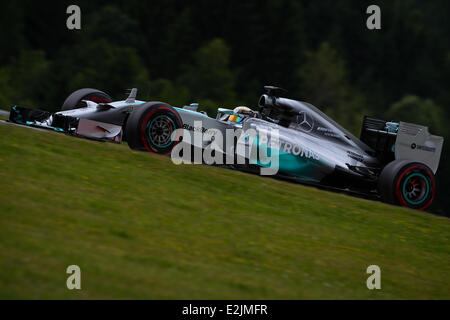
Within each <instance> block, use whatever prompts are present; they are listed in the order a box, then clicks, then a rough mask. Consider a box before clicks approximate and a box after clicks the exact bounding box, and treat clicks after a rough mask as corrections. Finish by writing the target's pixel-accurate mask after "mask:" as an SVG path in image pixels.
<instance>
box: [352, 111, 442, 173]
mask: <svg viewBox="0 0 450 320" xmlns="http://www.w3.org/2000/svg"><path fill="white" fill-rule="evenodd" d="M361 141H363V142H364V143H366V144H367V145H368V146H369V147H371V148H373V150H374V151H375V153H376V156H377V157H378V159H379V160H380V161H381V162H382V163H384V164H387V163H388V162H390V161H392V160H394V159H407V160H413V161H418V162H422V163H424V164H426V165H427V166H429V167H430V169H431V170H433V172H434V173H436V171H437V169H438V166H439V161H440V157H441V151H442V146H443V144H444V138H443V137H440V136H434V135H432V134H430V133H429V132H428V127H426V126H421V125H417V124H412V123H407V122H402V121H400V122H387V121H385V120H381V119H377V118H372V117H367V116H366V117H364V121H363V126H362V130H361Z"/></svg>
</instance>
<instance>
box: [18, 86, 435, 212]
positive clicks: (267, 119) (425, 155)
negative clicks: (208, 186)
mask: <svg viewBox="0 0 450 320" xmlns="http://www.w3.org/2000/svg"><path fill="white" fill-rule="evenodd" d="M264 88H265V91H266V92H265V93H264V94H263V95H262V96H261V97H260V99H259V103H258V108H259V110H258V111H253V110H251V109H250V108H248V107H237V108H235V109H233V110H232V109H223V108H219V109H218V113H217V117H216V118H211V117H209V116H207V114H206V113H204V112H199V111H197V108H198V104H191V105H188V106H185V107H183V108H177V107H172V106H170V105H169V104H167V103H164V102H144V101H139V100H136V94H137V89H132V90H131V93H130V95H129V96H128V98H127V99H126V100H123V101H116V102H112V99H111V97H110V96H109V95H107V94H106V93H104V92H102V91H99V90H96V89H80V90H77V91H75V92H74V93H72V94H71V95H70V96H69V97H68V98H67V99H66V101H65V102H64V104H63V106H62V111H60V112H56V113H49V112H46V111H40V110H33V109H27V108H22V107H18V106H14V107H12V108H11V112H10V121H12V122H15V123H19V124H24V125H30V126H36V127H41V128H47V129H52V130H55V131H61V132H65V133H68V134H72V135H76V136H81V137H86V138H89V139H96V140H101V141H112V142H121V141H127V143H128V145H129V146H130V147H131V148H132V149H137V150H146V151H150V152H155V153H159V154H165V155H169V154H171V152H172V151H173V149H174V147H175V146H176V145H177V144H178V143H179V142H180V141H181V140H183V143H190V144H191V145H192V146H193V147H194V148H197V149H203V150H205V149H206V148H208V145H211V144H212V142H213V141H214V137H217V136H219V134H218V133H219V132H220V133H221V136H222V137H225V136H227V134H226V131H227V130H231V131H233V132H238V131H239V130H240V131H239V132H242V135H244V134H245V132H248V131H249V129H254V130H255V132H257V133H258V134H259V133H260V132H268V131H270V132H272V131H276V132H277V133H278V143H277V144H272V145H266V148H267V149H268V150H269V153H271V152H274V153H276V154H277V155H278V168H277V175H278V176H281V177H289V178H294V179H295V180H298V181H300V182H303V183H309V184H315V185H319V186H324V187H328V188H336V189H340V190H345V191H348V192H354V193H359V194H364V195H367V196H371V197H375V198H381V199H382V200H383V201H385V202H388V203H392V204H398V205H402V206H407V207H411V208H415V209H419V210H423V209H426V208H427V207H429V206H430V205H431V203H432V202H433V199H434V197H435V193H436V182H435V177H434V175H435V173H436V171H437V168H438V165H439V160H440V154H441V150H442V145H443V138H442V137H438V136H433V135H431V134H430V133H429V132H428V128H427V127H424V126H420V125H416V124H410V123H406V122H388V121H384V120H380V119H376V118H371V117H365V118H364V120H363V126H362V131H361V137H360V139H358V138H356V137H355V136H353V135H352V134H351V133H350V132H348V131H347V130H345V129H344V128H343V127H341V126H340V125H339V124H337V123H336V122H335V121H333V120H332V119H331V118H329V117H328V116H326V115H325V114H324V113H323V112H321V111H320V110H319V109H317V108H316V107H314V106H312V105H311V104H309V103H306V102H300V101H296V100H291V99H287V98H282V97H280V94H282V93H283V92H284V90H283V89H281V88H277V87H271V86H266V87H264ZM176 129H183V130H184V131H190V132H197V133H202V134H205V133H207V132H210V133H211V132H212V133H211V134H210V136H209V138H207V139H200V140H196V139H193V140H192V141H189V142H187V141H184V138H185V137H184V136H183V137H176V138H174V134H173V133H174V132H175V131H176ZM241 137H242V136H241ZM241 137H238V139H235V137H233V139H234V141H233V148H231V149H228V148H227V149H225V148H222V149H220V148H218V149H216V151H219V152H221V153H222V154H223V155H224V156H228V157H229V156H230V153H233V154H232V155H231V156H233V159H234V157H235V156H236V154H237V150H239V148H238V144H239V143H241V144H249V142H248V141H245V139H240V138H241ZM236 140H237V141H236ZM256 141H259V139H256ZM252 143H254V142H252ZM222 145H225V144H222ZM259 147H260V144H258V146H257V148H259ZM240 156H243V157H244V158H246V159H247V160H248V161H246V162H245V163H244V164H242V165H239V166H234V165H231V167H233V168H239V169H243V170H246V171H253V170H254V168H255V167H260V168H261V167H265V166H268V164H266V163H263V162H262V161H260V160H258V159H256V160H255V159H254V158H251V157H250V156H249V155H248V153H245V154H240Z"/></svg>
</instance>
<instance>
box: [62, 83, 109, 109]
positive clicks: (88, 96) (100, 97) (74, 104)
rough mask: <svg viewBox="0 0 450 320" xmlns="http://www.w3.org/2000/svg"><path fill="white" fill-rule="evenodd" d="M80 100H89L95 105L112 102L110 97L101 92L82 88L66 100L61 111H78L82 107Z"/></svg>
mask: <svg viewBox="0 0 450 320" xmlns="http://www.w3.org/2000/svg"><path fill="white" fill-rule="evenodd" d="M81 100H89V101H93V102H96V103H110V102H112V99H111V97H110V96H109V95H108V94H106V93H104V92H103V91H100V90H97V89H92V88H83V89H79V90H77V91H74V92H72V93H71V94H70V95H69V96H68V97H67V99H66V100H65V101H64V103H63V105H62V107H61V111H66V110H72V109H78V108H81V107H83V103H82V102H81Z"/></svg>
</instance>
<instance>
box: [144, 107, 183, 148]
mask: <svg viewBox="0 0 450 320" xmlns="http://www.w3.org/2000/svg"><path fill="white" fill-rule="evenodd" d="M159 110H167V111H169V112H170V113H171V114H172V115H174V116H175V117H176V118H177V120H178V121H179V124H180V128H182V127H183V122H182V121H181V118H180V116H179V115H178V113H176V112H174V111H173V110H172V109H171V108H169V107H163V106H161V107H155V108H153V109H152V110H151V111H150V112H149V113H147V114H146V115H145V118H144V120H143V121H142V125H141V141H142V143H143V144H144V147H145V149H147V150H148V151H150V152H154V153H158V150H156V149H153V148H152V147H151V146H149V145H148V143H147V139H145V130H146V125H147V122H148V120H149V118H150V117H151V116H152V114H154V113H155V112H156V111H159ZM175 130H176V129H175ZM178 142H179V141H178V139H177V141H175V142H174V145H173V146H175V145H176V144H177V143H178ZM171 152H172V150H171V151H169V152H167V153H164V154H163V155H165V156H168V155H169V154H170V153H171Z"/></svg>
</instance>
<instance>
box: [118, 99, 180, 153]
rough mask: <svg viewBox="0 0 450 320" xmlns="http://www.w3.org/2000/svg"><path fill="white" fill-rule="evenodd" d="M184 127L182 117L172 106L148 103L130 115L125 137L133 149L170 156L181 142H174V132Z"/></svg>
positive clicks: (161, 103)
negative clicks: (172, 137)
mask: <svg viewBox="0 0 450 320" xmlns="http://www.w3.org/2000/svg"><path fill="white" fill-rule="evenodd" d="M182 127H183V122H182V120H181V117H180V115H179V114H178V112H177V111H176V110H175V109H174V108H173V107H172V106H170V105H168V104H167V103H164V102H159V101H156V102H147V103H145V104H143V105H140V106H137V107H136V108H135V109H134V110H133V112H132V113H131V114H130V116H129V117H128V120H127V123H126V126H125V135H126V137H127V142H128V145H129V147H130V148H131V149H134V150H143V151H149V152H154V153H158V154H163V155H169V154H170V153H171V151H172V149H173V147H174V146H175V145H176V144H177V143H178V142H179V139H175V141H172V139H171V136H172V132H173V131H175V130H176V129H180V128H182ZM180 138H181V136H180Z"/></svg>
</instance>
